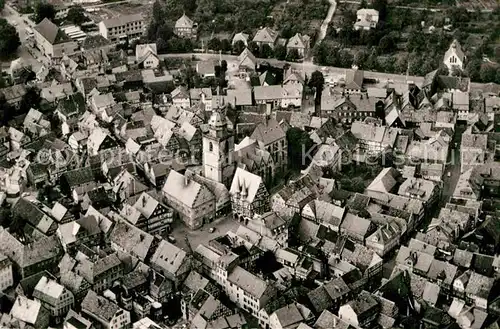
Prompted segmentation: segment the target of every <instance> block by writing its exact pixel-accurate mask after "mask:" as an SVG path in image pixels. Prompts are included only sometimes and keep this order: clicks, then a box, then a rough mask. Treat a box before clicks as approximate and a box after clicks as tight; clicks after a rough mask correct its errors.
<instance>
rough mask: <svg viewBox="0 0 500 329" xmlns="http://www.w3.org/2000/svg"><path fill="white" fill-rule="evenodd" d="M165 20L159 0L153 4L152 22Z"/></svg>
mask: <svg viewBox="0 0 500 329" xmlns="http://www.w3.org/2000/svg"><path fill="white" fill-rule="evenodd" d="M164 20H165V12H164V11H163V6H162V5H161V3H160V1H159V0H156V1H155V3H154V4H153V22H156V23H160V22H163V21H164Z"/></svg>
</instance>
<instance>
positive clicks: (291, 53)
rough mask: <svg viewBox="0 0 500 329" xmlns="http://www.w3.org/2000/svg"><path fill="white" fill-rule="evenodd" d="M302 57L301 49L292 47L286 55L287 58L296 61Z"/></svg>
mask: <svg viewBox="0 0 500 329" xmlns="http://www.w3.org/2000/svg"><path fill="white" fill-rule="evenodd" d="M299 58H300V55H299V51H298V50H297V49H295V48H293V49H291V50H290V51H289V52H288V55H287V56H286V60H287V61H289V62H295V61H297V60H298V59H299Z"/></svg>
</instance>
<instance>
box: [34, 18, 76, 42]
mask: <svg viewBox="0 0 500 329" xmlns="http://www.w3.org/2000/svg"><path fill="white" fill-rule="evenodd" d="M35 30H37V31H38V33H40V34H41V35H42V36H43V37H44V38H45V40H47V41H48V42H49V43H50V44H52V45H55V44H58V43H62V42H65V41H70V39H69V37H68V36H67V35H66V34H65V33H64V32H63V31H62V30H61V29H59V28H58V27H57V25H55V24H54V23H52V22H51V21H50V20H49V19H48V18H44V19H43V21H41V22H40V23H38V25H36V26H35Z"/></svg>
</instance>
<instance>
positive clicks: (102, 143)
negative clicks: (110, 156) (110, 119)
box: [87, 128, 118, 156]
mask: <svg viewBox="0 0 500 329" xmlns="http://www.w3.org/2000/svg"><path fill="white" fill-rule="evenodd" d="M117 146H118V144H117V142H116V141H115V140H114V139H113V138H112V137H111V136H110V135H109V134H108V133H107V132H106V131H105V130H103V129H101V128H97V129H94V130H93V131H92V133H91V134H90V135H89V137H88V138H87V151H88V153H89V155H91V156H96V155H99V154H100V153H101V152H111V151H112V150H113V149H115V148H116V147H117Z"/></svg>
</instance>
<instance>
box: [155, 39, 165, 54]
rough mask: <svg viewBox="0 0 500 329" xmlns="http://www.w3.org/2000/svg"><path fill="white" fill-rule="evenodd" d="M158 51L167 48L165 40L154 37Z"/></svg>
mask: <svg viewBox="0 0 500 329" xmlns="http://www.w3.org/2000/svg"><path fill="white" fill-rule="evenodd" d="M156 48H157V50H158V53H163V52H164V51H165V50H166V49H167V42H166V41H165V40H164V39H163V38H158V39H156Z"/></svg>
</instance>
